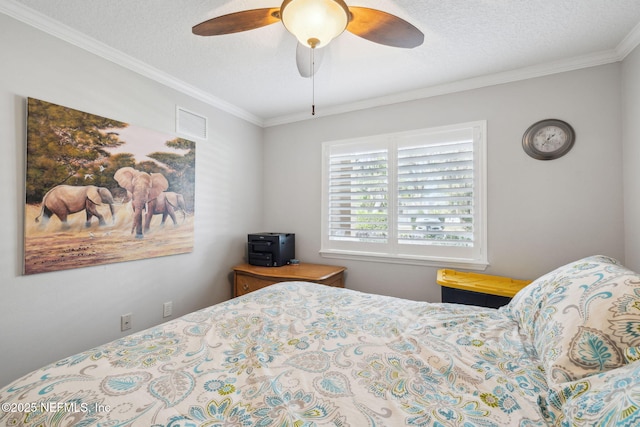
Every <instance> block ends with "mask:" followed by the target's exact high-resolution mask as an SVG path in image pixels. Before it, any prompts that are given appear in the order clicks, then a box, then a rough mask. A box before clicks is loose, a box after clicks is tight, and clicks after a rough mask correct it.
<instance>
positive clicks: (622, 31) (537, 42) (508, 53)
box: [0, 0, 640, 125]
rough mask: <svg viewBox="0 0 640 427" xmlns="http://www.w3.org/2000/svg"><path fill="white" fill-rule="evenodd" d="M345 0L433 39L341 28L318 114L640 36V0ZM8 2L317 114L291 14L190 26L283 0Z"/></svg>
mask: <svg viewBox="0 0 640 427" xmlns="http://www.w3.org/2000/svg"><path fill="white" fill-rule="evenodd" d="M347 4H349V5H352V6H365V7H371V8H375V9H380V10H383V11H386V12H389V13H392V14H395V15H398V16H400V17H401V18H403V19H405V20H407V21H409V22H411V23H412V24H413V25H415V26H416V27H418V28H419V29H420V30H421V31H422V32H423V33H424V34H425V42H424V44H423V45H422V46H420V47H417V48H415V49H399V48H392V47H387V46H382V45H378V44H375V43H372V42H369V41H367V40H364V39H361V38H359V37H357V36H354V35H352V34H350V33H347V32H345V33H343V34H342V35H340V36H339V37H338V38H337V39H335V40H334V41H333V42H332V43H331V44H330V45H329V46H327V47H326V48H324V53H323V59H322V63H321V66H320V68H319V69H318V71H317V74H316V77H315V103H316V109H317V112H318V115H323V114H328V113H331V112H337V111H346V110H349V109H354V108H357V107H358V106H367V105H376V104H382V103H385V102H394V100H402V99H410V98H411V97H418V96H420V94H425V93H427V92H428V90H429V89H430V88H432V89H433V88H443V87H447V86H451V85H455V84H456V82H460V81H469V80H470V79H471V80H473V79H476V80H478V79H481V78H484V79H486V80H487V81H489V80H490V77H489V76H494V77H493V78H494V79H495V76H496V75H497V76H500V75H502V76H503V77H504V76H505V73H512V74H513V75H517V72H518V71H520V72H521V73H522V72H523V70H536V69H545V70H551V72H553V71H554V70H563V69H565V68H571V67H573V68H577V67H579V66H583V65H581V64H585V65H593V64H597V63H606V62H612V61H615V60H619V59H621V55H622V56H623V55H624V54H626V53H628V52H625V51H624V48H625V46H629V45H631V48H633V47H634V46H635V45H637V44H638V39H639V38H640V36H639V35H638V33H640V29H639V28H640V26H639V25H638V24H639V23H640V1H639V0H529V1H525V0H447V1H442V0H395V1H392V0H351V1H349V0H347ZM3 5H4V7H5V11H6V10H7V9H9V8H10V9H11V10H16V8H18V9H20V13H19V15H21V16H27V17H29V18H28V19H23V20H25V21H29V19H33V17H32V15H33V16H34V17H37V18H38V20H39V21H43V20H46V21H47V22H48V24H47V25H46V27H48V28H55V26H61V27H63V28H65V29H66V34H69V33H71V34H72V37H74V36H73V34H76V35H82V37H83V38H84V37H86V36H88V37H89V38H88V40H92V39H94V40H97V41H98V42H101V43H102V44H104V45H106V46H108V47H110V48H112V49H115V50H116V51H119V52H121V53H123V54H125V56H126V57H131V58H135V59H136V60H137V61H141V62H142V63H144V64H145V66H148V67H149V69H151V70H159V71H160V72H162V73H163V75H164V74H166V75H168V76H171V78H173V79H176V81H179V82H181V83H184V84H185V86H188V87H191V88H193V89H194V90H196V91H198V92H200V93H202V94H206V96H207V97H210V99H213V100H216V101H217V100H219V101H220V105H227V106H229V107H230V108H231V109H232V110H234V111H235V112H236V114H237V115H240V116H244V117H245V118H249V120H252V121H254V122H256V123H260V124H266V125H269V124H275V123H279V122H285V121H291V120H298V119H300V118H307V117H310V108H311V99H312V82H311V79H309V78H302V77H300V75H299V74H298V71H297V68H296V62H295V51H296V40H295V38H294V37H293V36H292V35H290V34H289V33H287V31H286V30H285V28H284V26H282V25H281V23H276V24H273V25H271V26H268V27H263V28H260V29H255V30H252V31H248V32H244V33H236V34H230V35H224V36H216V37H199V36H195V35H193V34H192V33H191V27H192V26H193V25H195V24H198V23H200V22H202V21H204V20H206V19H209V18H212V17H214V16H218V15H223V14H226V13H231V12H235V11H240V10H245V9H254V8H261V7H274V6H279V2H278V0H275V1H268V0H227V1H224V0H208V1H205V0H200V1H194V0H164V1H160V0H135V1H131V0H64V1H51V0H0V6H3ZM2 10H3V9H2V7H0V11H2ZM60 24H62V25H60ZM68 27H69V28H68ZM545 67H546V68H545ZM507 75H509V74H507ZM504 78H508V77H504ZM498 81H499V80H498ZM425 91H426V92H425ZM399 94H400V95H399Z"/></svg>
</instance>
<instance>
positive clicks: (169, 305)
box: [162, 301, 173, 317]
mask: <svg viewBox="0 0 640 427" xmlns="http://www.w3.org/2000/svg"><path fill="white" fill-rule="evenodd" d="M172 313H173V301H167V302H165V303H164V304H162V317H169V316H171V314H172Z"/></svg>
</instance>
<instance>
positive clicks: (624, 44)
mask: <svg viewBox="0 0 640 427" xmlns="http://www.w3.org/2000/svg"><path fill="white" fill-rule="evenodd" d="M639 45H640V22H638V24H637V25H636V26H635V27H633V29H632V30H631V31H630V32H629V34H627V36H626V37H625V38H624V39H622V41H621V42H620V43H619V44H618V46H616V53H617V54H618V56H619V57H620V61H622V60H623V59H624V58H626V57H627V55H629V54H630V53H631V52H633V50H634V49H635V48H636V47H638V46H639Z"/></svg>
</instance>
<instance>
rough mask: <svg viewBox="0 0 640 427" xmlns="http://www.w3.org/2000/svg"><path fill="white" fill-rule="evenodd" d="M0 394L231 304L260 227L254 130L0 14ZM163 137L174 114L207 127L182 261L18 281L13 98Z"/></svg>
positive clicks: (19, 130)
mask: <svg viewBox="0 0 640 427" xmlns="http://www.w3.org/2000/svg"><path fill="white" fill-rule="evenodd" d="M0 52H2V66H1V67H0V150H1V151H0V153H1V154H0V182H2V185H0V200H3V201H4V203H2V205H0V224H1V226H0V343H1V348H2V351H1V352H0V386H1V385H5V384H7V383H8V382H10V381H11V380H13V379H15V378H17V377H19V376H21V375H22V374H24V373H26V372H28V371H30V370H32V369H35V368H38V367H40V366H42V365H44V364H46V363H49V362H53V361H56V360H58V359H60V358H63V357H66V356H68V355H71V354H74V353H76V352H79V351H83V350H86V349H89V348H91V347H93V346H95V345H99V344H103V343H105V342H107V341H110V340H112V339H115V338H118V337H120V336H123V335H125V334H124V333H122V332H120V315H121V314H124V313H127V312H132V313H133V331H136V330H140V329H143V328H146V327H149V326H151V325H155V324H158V323H161V322H162V321H163V320H165V319H163V318H162V303H163V302H164V301H169V300H172V301H173V309H174V315H173V317H174V318H175V317H177V316H180V315H182V314H185V313H187V312H190V311H193V310H195V309H198V308H202V307H204V306H207V305H210V304H214V303H217V302H220V301H223V300H226V299H228V298H229V297H230V296H231V280H230V277H231V276H230V268H231V267H232V266H233V265H234V264H237V263H238V262H241V261H242V258H243V256H244V253H245V248H244V246H245V242H246V233H248V232H252V231H255V230H257V229H259V228H260V226H261V224H262V222H261V214H260V210H259V209H255V206H256V205H260V201H261V192H260V191H259V190H260V188H259V187H258V186H257V185H256V183H257V182H260V180H261V178H262V144H261V142H262V129H261V128H259V127H256V126H254V125H250V124H248V123H247V122H244V121H243V120H240V119H237V118H235V117H233V116H230V115H228V114H226V113H223V112H221V111H219V110H217V109H214V108H212V107H210V106H207V105H205V104H203V103H201V102H198V101H196V100H194V99H192V98H189V97H187V96H185V95H183V94H180V93H178V92H176V91H174V90H171V89H168V88H167V87H164V86H162V85H160V84H158V83H156V82H154V81H151V80H149V79H146V78H144V77H142V76H140V75H138V74H136V73H133V72H131V71H128V70H125V69H123V68H121V67H119V66H117V65H115V64H113V63H111V62H108V61H105V60H103V59H100V58H98V57H96V56H94V55H92V54H90V53H88V52H86V51H84V50H81V49H79V48H76V47H74V46H72V45H70V44H67V43H65V42H62V41H60V40H59V39H57V38H54V37H51V36H48V35H45V34H43V33H42V32H40V31H38V30H36V29H34V28H32V27H30V26H27V25H25V24H22V23H20V22H18V21H16V20H13V19H11V18H9V17H8V16H6V15H3V14H0ZM26 97H35V98H39V99H43V100H46V101H49V102H54V103H57V104H61V105H65V106H68V107H72V108H76V109H79V110H82V111H87V112H90V113H94V114H98V115H101V116H105V117H109V118H112V119H117V120H121V121H125V122H129V123H132V124H136V125H138V126H143V127H146V128H149V129H156V130H159V131H162V132H168V133H172V132H174V131H175V129H174V126H175V125H174V123H175V107H176V104H177V105H180V106H183V107H185V108H187V109H188V110H191V111H194V112H198V113H201V114H204V115H206V116H208V118H209V135H210V136H209V140H208V141H202V142H197V149H196V150H197V159H196V212H197V216H196V224H195V248H194V251H193V253H191V254H184V255H176V256H170V257H164V258H155V259H148V260H142V261H132V262H127V263H119V264H110V265H106V266H100V267H89V268H82V269H77V270H72V271H65V272H56V273H44V274H39V275H32V276H22V275H21V272H22V251H23V246H22V236H23V231H22V230H23V228H22V227H23V219H22V215H23V209H24V201H25V196H24V187H23V185H24V174H25V168H24V162H25V153H24V151H25V119H26V117H25V116H26V115H25V99H26Z"/></svg>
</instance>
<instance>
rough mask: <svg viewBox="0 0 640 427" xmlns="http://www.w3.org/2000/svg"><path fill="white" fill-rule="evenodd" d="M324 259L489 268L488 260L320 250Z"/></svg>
mask: <svg viewBox="0 0 640 427" xmlns="http://www.w3.org/2000/svg"><path fill="white" fill-rule="evenodd" d="M320 256H322V257H323V258H334V259H348V260H354V261H368V262H384V263H388V264H405V265H423V266H427V267H439V268H444V267H449V268H464V269H468V270H477V271H484V270H486V268H487V267H488V266H489V263H488V262H487V261H486V260H466V259H454V258H437V257H428V258H427V257H419V256H411V255H383V254H377V253H363V252H351V251H338V250H320Z"/></svg>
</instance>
